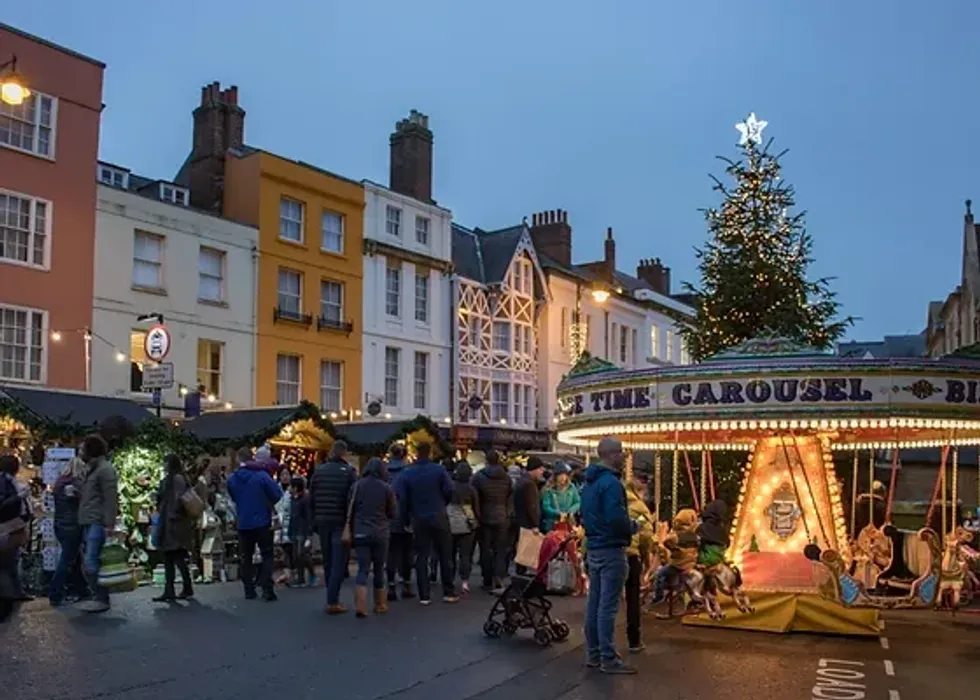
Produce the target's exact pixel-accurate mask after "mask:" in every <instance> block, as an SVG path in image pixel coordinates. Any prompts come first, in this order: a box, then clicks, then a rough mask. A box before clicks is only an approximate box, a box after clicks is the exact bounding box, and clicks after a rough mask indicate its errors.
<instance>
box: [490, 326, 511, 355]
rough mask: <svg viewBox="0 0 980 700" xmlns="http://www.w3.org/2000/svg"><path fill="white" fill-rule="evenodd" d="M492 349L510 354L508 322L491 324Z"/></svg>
mask: <svg viewBox="0 0 980 700" xmlns="http://www.w3.org/2000/svg"><path fill="white" fill-rule="evenodd" d="M493 349H494V350H499V351H501V352H511V345H510V321H494V322H493Z"/></svg>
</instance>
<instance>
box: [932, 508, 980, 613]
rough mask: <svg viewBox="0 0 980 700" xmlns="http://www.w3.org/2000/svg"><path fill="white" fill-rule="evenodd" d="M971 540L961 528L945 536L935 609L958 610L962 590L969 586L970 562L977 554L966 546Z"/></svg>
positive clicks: (967, 533) (968, 534) (970, 536)
mask: <svg viewBox="0 0 980 700" xmlns="http://www.w3.org/2000/svg"><path fill="white" fill-rule="evenodd" d="M972 540H973V537H972V535H971V534H970V532H968V531H967V530H966V529H965V528H962V527H958V528H956V529H955V530H954V531H953V532H950V533H949V534H947V535H946V539H945V542H944V546H943V554H942V563H941V565H940V568H939V592H938V593H937V595H936V607H948V608H949V609H950V610H953V611H954V612H955V611H956V610H958V609H959V607H960V601H961V598H962V592H963V588H964V586H968V585H969V584H968V581H967V579H968V577H971V576H972V573H971V572H970V562H971V561H975V560H976V558H977V552H975V551H974V550H973V549H972V548H971V547H969V545H968V544H967V543H969V542H971V541H972Z"/></svg>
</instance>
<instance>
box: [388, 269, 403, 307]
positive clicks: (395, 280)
mask: <svg viewBox="0 0 980 700" xmlns="http://www.w3.org/2000/svg"><path fill="white" fill-rule="evenodd" d="M401 313H402V264H401V262H399V261H398V260H389V261H388V263H387V265H386V266H385V314H387V315H388V316H394V317H396V318H397V317H398V316H401Z"/></svg>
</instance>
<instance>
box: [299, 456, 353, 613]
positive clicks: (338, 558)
mask: <svg viewBox="0 0 980 700" xmlns="http://www.w3.org/2000/svg"><path fill="white" fill-rule="evenodd" d="M346 457H347V443H345V442H344V441H343V440H337V441H335V442H334V443H333V445H331V446H330V457H329V459H328V460H327V461H326V462H325V463H323V464H321V465H319V466H317V468H316V469H315V470H313V476H311V477H310V487H309V491H310V508H311V510H312V511H313V521H314V523H316V529H317V532H318V533H319V534H320V547H321V548H322V550H323V578H324V579H325V581H326V584H327V614H328V615H339V614H342V613H345V612H347V608H346V607H344V606H343V605H341V604H340V586H341V584H342V583H343V581H344V578H345V574H346V573H347V563H348V560H349V558H350V551H349V550H348V548H347V545H346V544H345V543H344V541H343V539H342V535H343V532H344V524H345V523H346V522H347V515H348V513H347V505H348V503H349V502H350V497H351V489H353V488H354V483H355V482H356V481H357V472H356V471H354V467H352V466H351V465H350V464H348V462H347V459H346Z"/></svg>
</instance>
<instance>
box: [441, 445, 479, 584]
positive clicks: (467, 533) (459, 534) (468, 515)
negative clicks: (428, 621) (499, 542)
mask: <svg viewBox="0 0 980 700" xmlns="http://www.w3.org/2000/svg"><path fill="white" fill-rule="evenodd" d="M472 477H473V468H472V467H471V466H470V465H469V463H468V462H466V461H462V462H457V463H456V468H455V469H453V497H452V500H451V501H450V503H449V505H448V506H447V507H446V514H447V515H448V516H449V532H450V534H451V535H452V537H453V540H452V542H453V544H452V556H451V561H452V577H453V580H454V581H455V579H456V573H457V572H458V573H459V580H460V586H461V590H462V591H463V593H469V592H470V573H471V572H472V570H473V544H474V541H475V538H476V532H475V530H476V512H475V511H474V507H473V504H474V501H475V500H476V490H475V489H474V488H473V485H472V484H471V483H470V480H471V479H472Z"/></svg>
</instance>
